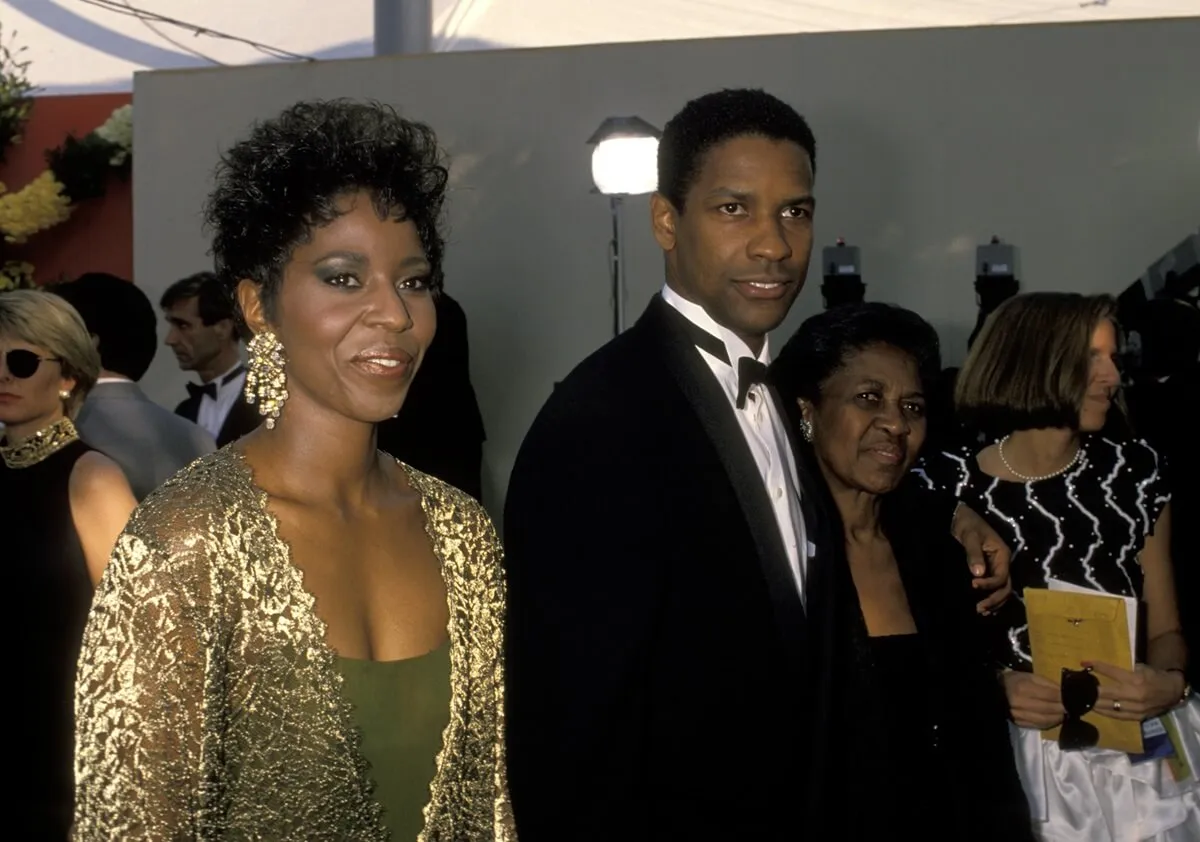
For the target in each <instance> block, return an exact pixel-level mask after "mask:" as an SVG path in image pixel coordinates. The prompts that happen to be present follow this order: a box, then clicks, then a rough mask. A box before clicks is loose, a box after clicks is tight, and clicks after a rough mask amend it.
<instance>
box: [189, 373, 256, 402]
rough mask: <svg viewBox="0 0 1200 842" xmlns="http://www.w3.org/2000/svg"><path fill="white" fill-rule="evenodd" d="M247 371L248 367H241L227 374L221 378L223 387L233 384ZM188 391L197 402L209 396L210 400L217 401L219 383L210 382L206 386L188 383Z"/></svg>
mask: <svg viewBox="0 0 1200 842" xmlns="http://www.w3.org/2000/svg"><path fill="white" fill-rule="evenodd" d="M245 370H246V367H245V366H244V365H239V366H238V367H237V368H235V369H234V370H233V371H231V372H229V373H228V374H226V375H225V376H224V377H222V378H221V385H222V386H224V385H226V384H227V383H230V382H232V381H233V378H235V377H237V376H238V375H239V374H241V373H242V372H243V371H245ZM187 390H188V394H189V395H191V396H192V397H193V398H196V399H197V400H199V399H200V398H202V397H203V396H204V395H208V398H209V400H214V401H215V400H216V399H217V381H216V380H210V381H209V382H207V383H205V384H204V385H200V384H199V383H188V384H187Z"/></svg>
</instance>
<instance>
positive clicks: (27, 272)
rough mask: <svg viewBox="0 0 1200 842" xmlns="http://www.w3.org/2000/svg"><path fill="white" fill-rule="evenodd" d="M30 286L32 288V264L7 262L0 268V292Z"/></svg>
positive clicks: (14, 261) (15, 261)
mask: <svg viewBox="0 0 1200 842" xmlns="http://www.w3.org/2000/svg"><path fill="white" fill-rule="evenodd" d="M32 286H34V283H33V264H32V263H25V262H23V261H19V260H9V261H6V262H5V264H4V265H3V266H0V292H3V291H5V290H10V289H24V288H28V287H32Z"/></svg>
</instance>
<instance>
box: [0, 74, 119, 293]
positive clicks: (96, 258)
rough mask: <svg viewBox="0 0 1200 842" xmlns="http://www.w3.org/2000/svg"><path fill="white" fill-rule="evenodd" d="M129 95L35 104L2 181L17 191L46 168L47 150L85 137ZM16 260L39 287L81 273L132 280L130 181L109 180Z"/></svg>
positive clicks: (19, 250) (15, 251)
mask: <svg viewBox="0 0 1200 842" xmlns="http://www.w3.org/2000/svg"><path fill="white" fill-rule="evenodd" d="M131 99H132V95H131V94H127V93H125V94H83V95H79V96H45V97H37V98H36V99H35V100H34V105H33V110H32V112H31V113H30V115H29V122H28V123H27V124H26V125H25V132H24V136H23V140H22V141H21V143H18V144H14V145H13V146H10V147H9V149H8V152H7V155H6V160H5V162H4V163H3V164H0V182H4V185H5V187H6V188H7V189H8V190H9V191H10V192H16V191H17V190H20V189H21V188H22V187H24V186H25V185H26V184H28V183H29V182H30V181H31V180H33V179H34V178H35V177H36V176H37V175H38V174H40V173H41V172H42V171H43V170H45V169H46V158H45V154H46V150H48V149H52V148H54V147H55V146H58V145H59V144H60V143H62V142H63V141H64V140H65V139H66V137H67V135H68V134H74V135H75V136H76V137H83V136H84V135H86V134H87V133H88V132H90V131H92V130H93V129H96V128H99V127H100V125H101V124H103V123H104V121H105V120H107V119H108V116H109V115H110V114H112V112H113V110H114V109H116V108H119V107H120V106H122V105H125V104H127V103H128V102H130V101H131ZM10 249H11V252H10V253H11V257H12V259H14V260H27V261H29V262H30V263H32V264H33V265H34V268H35V270H36V275H35V278H36V280H37V282H38V283H39V284H42V283H47V282H50V281H55V280H58V279H59V278H60V277H61V278H67V279H70V278H74V277H76V276H78V275H80V274H82V273H83V272H111V273H112V274H114V275H119V276H121V277H122V278H128V279H130V280H132V279H133V189H132V181H131V180H123V179H121V178H118V177H115V176H114V177H113V178H111V179H110V180H109V183H108V191H107V192H106V193H105V195H104V196H103V197H102V198H99V199H92V200H90V201H87V202H82V203H80V204H77V205H75V206H74V208H73V210H72V212H71V218H70V219H68V220H67V221H66V222H64V223H62V224H61V225H56V226H54V227H53V228H50V229H47V230H46V231H42V232H40V233H37V234H34V235H33V236H32V237H30V238H29V241H28V242H27V243H25V244H24V245H20V246H11V247H10Z"/></svg>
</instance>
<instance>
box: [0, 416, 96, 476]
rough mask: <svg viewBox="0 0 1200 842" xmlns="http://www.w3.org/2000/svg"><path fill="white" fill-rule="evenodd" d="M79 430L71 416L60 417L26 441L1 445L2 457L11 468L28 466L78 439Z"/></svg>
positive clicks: (0, 454) (0, 453) (0, 455)
mask: <svg viewBox="0 0 1200 842" xmlns="http://www.w3.org/2000/svg"><path fill="white" fill-rule="evenodd" d="M78 439H79V432H78V431H77V430H76V429H75V425H74V424H72V423H71V419H70V418H60V419H58V420H57V421H55V422H54V423H53V424H51V425H50V426H49V427H46V428H45V429H42V430H38V431H37V432H36V433H34V434H33V435H32V436H30V437H29V438H27V439H25V441H23V442H20V443H18V444H12V445H0V457H3V459H4V464H5V465H7V466H8V467H10V468H28V467H30V466H32V465H36V464H37V463H38V462H41V461H42V460H44V459H46V458H47V457H49V456H51V455H53V454H55V453H57V452H58V451H60V450H62V449H63V448H64V447H66V446H67V445H68V444H70V443H71V442H73V441H78Z"/></svg>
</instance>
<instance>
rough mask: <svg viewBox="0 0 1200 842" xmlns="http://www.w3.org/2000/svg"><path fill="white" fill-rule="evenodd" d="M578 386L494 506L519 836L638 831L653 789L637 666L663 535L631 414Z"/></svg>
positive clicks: (546, 422) (642, 663) (564, 392)
mask: <svg viewBox="0 0 1200 842" xmlns="http://www.w3.org/2000/svg"><path fill="white" fill-rule="evenodd" d="M585 380H586V386H585V385H583V384H581V382H580V380H574V381H570V380H569V381H568V382H567V383H566V384H564V385H563V386H560V387H559V388H558V389H557V390H556V392H555V394H554V395H553V396H552V397H551V399H550V401H549V403H548V404H547V405H546V407H545V408H544V409H543V411H542V413H541V415H540V416H539V417H538V419H537V421H536V422H535V423H534V425H533V428H532V429H531V430H530V432H529V435H528V437H527V438H526V440H525V443H524V445H523V446H522V448H521V451H520V454H519V456H518V459H517V462H516V465H515V468H514V470H513V474H512V478H511V480H510V484H509V490H508V497H507V503H506V508H505V520H504V524H505V526H504V535H505V546H506V556H507V564H508V577H509V600H510V610H509V646H508V653H509V657H508V670H509V679H508V700H509V708H508V723H509V768H510V786H511V789H512V795H513V804H514V813H515V815H516V818H517V823H518V828H519V829H520V833H521V838H522V839H523V840H528V842H538V840H543V839H544V840H555V839H569V840H581V839H597V840H599V839H605V840H608V839H621V838H626V839H628V838H636V830H635V829H636V828H639V827H642V826H643V821H644V818H645V814H646V810H647V805H646V804H645V803H644V798H645V793H646V792H647V790H648V789H649V787H650V783H651V782H648V781H645V780H642V779H641V778H640V773H639V770H641V769H644V768H645V765H644V764H643V763H642V762H641V758H640V757H639V752H640V751H641V750H642V747H643V746H644V745H645V734H644V733H643V731H644V729H645V728H646V727H647V720H646V718H645V716H644V715H643V712H644V709H645V707H646V705H647V704H648V700H647V699H646V698H645V693H646V688H647V686H648V683H647V682H646V681H645V680H644V674H645V672H646V671H647V670H648V669H650V663H649V661H648V660H647V657H646V655H647V651H648V650H649V649H650V646H649V641H650V640H651V639H652V638H653V637H654V635H655V634H656V628H655V622H656V619H657V617H658V614H657V612H656V610H655V607H656V603H657V601H658V599H659V594H660V591H661V589H660V587H659V583H660V582H661V579H662V577H663V576H664V575H665V571H664V569H663V567H662V565H661V564H659V559H661V558H662V557H663V555H664V554H665V553H666V548H665V547H664V543H665V542H667V541H669V540H670V534H669V532H670V530H669V528H668V527H666V526H665V525H664V524H663V523H662V521H661V520H660V518H659V510H660V506H661V503H662V500H661V499H656V494H655V491H656V489H657V488H658V486H657V485H651V484H650V483H647V482H645V481H644V480H643V479H642V477H643V475H644V471H645V467H644V464H643V458H642V456H643V452H644V445H645V442H644V438H645V433H644V431H643V430H639V429H638V426H639V425H638V424H637V414H638V413H637V411H636V409H635V410H634V411H631V408H630V407H629V405H628V400H627V397H623V396H621V395H619V394H618V391H619V390H610V389H607V388H605V383H604V377H603V375H601V376H599V377H596V378H585ZM643 411H644V412H646V413H649V412H653V411H654V408H653V407H650V406H647V407H644V409H643Z"/></svg>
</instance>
